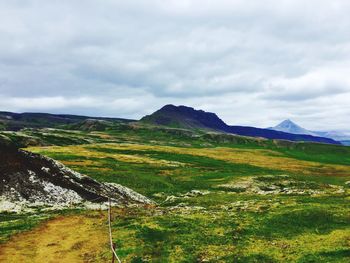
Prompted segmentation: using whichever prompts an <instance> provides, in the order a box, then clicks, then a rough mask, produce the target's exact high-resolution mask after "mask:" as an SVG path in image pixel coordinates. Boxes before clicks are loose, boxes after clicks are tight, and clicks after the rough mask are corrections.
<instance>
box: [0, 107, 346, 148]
mask: <svg viewBox="0 0 350 263" xmlns="http://www.w3.org/2000/svg"><path fill="white" fill-rule="evenodd" d="M128 123H138V124H139V125H145V124H147V125H149V124H152V125H156V126H164V127H170V128H181V129H188V130H192V131H193V130H204V131H214V132H221V133H229V134H236V135H242V136H249V137H260V138H267V139H278V140H289V141H305V142H318V143H328V144H340V142H339V141H338V138H341V139H344V138H345V137H336V135H337V136H340V135H339V134H335V133H326V132H312V131H308V130H306V129H304V128H302V127H300V126H298V125H296V124H295V123H293V122H292V121H290V120H286V121H284V122H282V123H281V124H279V125H277V126H276V127H272V128H267V129H263V128H255V127H247V126H230V125H227V124H226V123H225V122H224V121H222V120H221V119H220V118H219V117H218V116H217V115H216V114H215V113H211V112H205V111H203V110H196V109H194V108H191V107H187V106H174V105H165V106H164V107H162V108H161V109H159V110H157V111H156V112H154V113H152V114H150V115H147V116H145V117H143V118H142V119H141V120H140V121H136V120H129V119H122V118H103V117H88V116H79V115H67V114H48V113H12V112H0V130H6V131H18V130H21V129H23V128H61V129H72V130H84V131H93V130H105V129H113V127H115V125H119V124H128ZM330 135H332V137H331V136H330ZM346 140H347V138H345V139H344V140H341V141H342V142H343V144H347V141H346ZM349 142H350V141H349Z"/></svg>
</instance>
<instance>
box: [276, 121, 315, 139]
mask: <svg viewBox="0 0 350 263" xmlns="http://www.w3.org/2000/svg"><path fill="white" fill-rule="evenodd" d="M269 129H271V130H275V131H282V132H287V133H293V134H307V135H313V136H318V135H317V134H315V133H313V132H311V131H308V130H306V129H304V128H302V127H300V126H299V125H297V124H295V123H294V122H292V121H291V120H284V121H282V122H281V123H280V124H278V125H277V126H275V127H271V128H269Z"/></svg>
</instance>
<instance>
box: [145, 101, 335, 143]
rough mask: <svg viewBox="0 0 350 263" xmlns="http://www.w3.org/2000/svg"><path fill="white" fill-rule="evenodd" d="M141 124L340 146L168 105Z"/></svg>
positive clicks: (310, 136)
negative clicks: (231, 121)
mask: <svg viewBox="0 0 350 263" xmlns="http://www.w3.org/2000/svg"><path fill="white" fill-rule="evenodd" d="M140 122H141V123H147V124H154V125H163V126H170V127H178V128H185V129H209V130H214V131H219V132H226V133H232V134H238V135H242V136H251V137H263V138H267V139H282V140H290V141H308V142H320V143H329V144H340V143H339V142H337V141H335V140H332V139H329V138H323V137H317V136H312V135H302V134H292V133H286V132H282V131H275V130H270V129H262V128H255V127H247V126H229V125H227V124H226V123H225V122H223V121H222V120H221V119H220V118H219V117H218V116H217V115H216V114H214V113H211V112H205V111H202V110H195V109H193V108H190V107H186V106H174V105H166V106H164V107H163V108H161V109H160V110H158V111H156V112H154V113H153V114H151V115H148V116H145V117H143V118H142V119H141V120H140Z"/></svg>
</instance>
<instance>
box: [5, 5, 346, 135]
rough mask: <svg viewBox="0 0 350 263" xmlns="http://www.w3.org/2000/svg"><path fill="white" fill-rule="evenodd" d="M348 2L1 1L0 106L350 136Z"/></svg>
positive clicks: (14, 109) (21, 109) (20, 109)
mask: <svg viewBox="0 0 350 263" xmlns="http://www.w3.org/2000/svg"><path fill="white" fill-rule="evenodd" d="M349 12H350V2H349V1H346V0H342V1H341V0H333V1H325V0H324V1H323V0H318V1H316V0H310V1H307V2H305V1H299V0H280V1H272V0H267V1H243V0H237V1H234V0H230V1H229V0H216V1H209V0H201V1H200V0H192V1H185V0H177V1H175V0H174V1H171V0H170V1H160V0H148V1H142V0H139V1H116V0H105V1H97V0H74V1H68V0H67V1H65V0H62V1H45V0H30V1H25V2H23V1H19V0H17V1H16V0H4V1H1V2H0V22H1V23H0V109H1V110H12V111H46V112H56V113H58V112H60V113H76V114H85V115H93V116H101V115H103V116H116V117H125V118H140V117H141V116H143V115H144V114H148V113H150V112H152V111H154V110H156V109H157V108H159V107H161V106H162V105H163V104H166V103H173V104H185V105H190V106H194V107H198V108H202V109H204V110H210V111H214V112H216V113H218V114H219V116H221V117H222V118H223V119H224V120H225V121H226V122H228V123H230V124H241V125H255V126H261V127H265V126H271V125H274V124H275V123H277V122H279V121H281V120H283V119H285V118H290V119H293V120H295V121H297V122H299V123H300V124H301V125H303V126H305V127H306V128H308V129H329V127H331V128H332V129H343V130H350V126H349V124H348V122H347V117H348V116H349V115H350V106H349V105H350V104H349V101H350V75H349V68H350V67H349V66H350V60H349V56H350V52H349V51H350V34H348V29H349V27H350V17H349V16H348V14H349Z"/></svg>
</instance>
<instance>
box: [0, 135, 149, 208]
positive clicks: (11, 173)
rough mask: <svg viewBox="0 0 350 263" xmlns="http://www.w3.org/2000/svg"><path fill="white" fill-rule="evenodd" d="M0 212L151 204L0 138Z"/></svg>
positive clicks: (126, 189) (146, 200)
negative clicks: (29, 208) (27, 208)
mask: <svg viewBox="0 0 350 263" xmlns="http://www.w3.org/2000/svg"><path fill="white" fill-rule="evenodd" d="M0 182H1V184H0V211H1V210H2V211H16V210H22V209H23V208H26V207H42V206H49V207H50V206H51V207H62V208H64V207H68V206H72V205H78V204H82V203H84V202H94V203H103V202H106V201H107V200H108V197H109V198H111V200H112V201H113V203H114V204H120V205H126V204H133V203H134V204H135V203H136V204H137V203H145V204H150V203H152V201H151V200H150V199H148V198H146V197H144V196H142V195H140V194H138V193H136V192H134V191H133V190H131V189H128V188H126V187H123V186H121V185H118V184H112V183H100V182H97V181H95V180H93V179H92V178H90V177H88V176H85V175H82V174H79V173H77V172H75V171H73V170H71V169H69V168H67V167H65V166H64V165H63V164H61V163H59V162H57V161H55V160H53V159H50V158H47V157H44V156H42V155H39V154H34V153H29V152H26V151H23V150H19V149H17V148H16V147H14V146H13V145H11V144H10V143H9V142H8V141H4V140H2V139H1V138H0Z"/></svg>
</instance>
